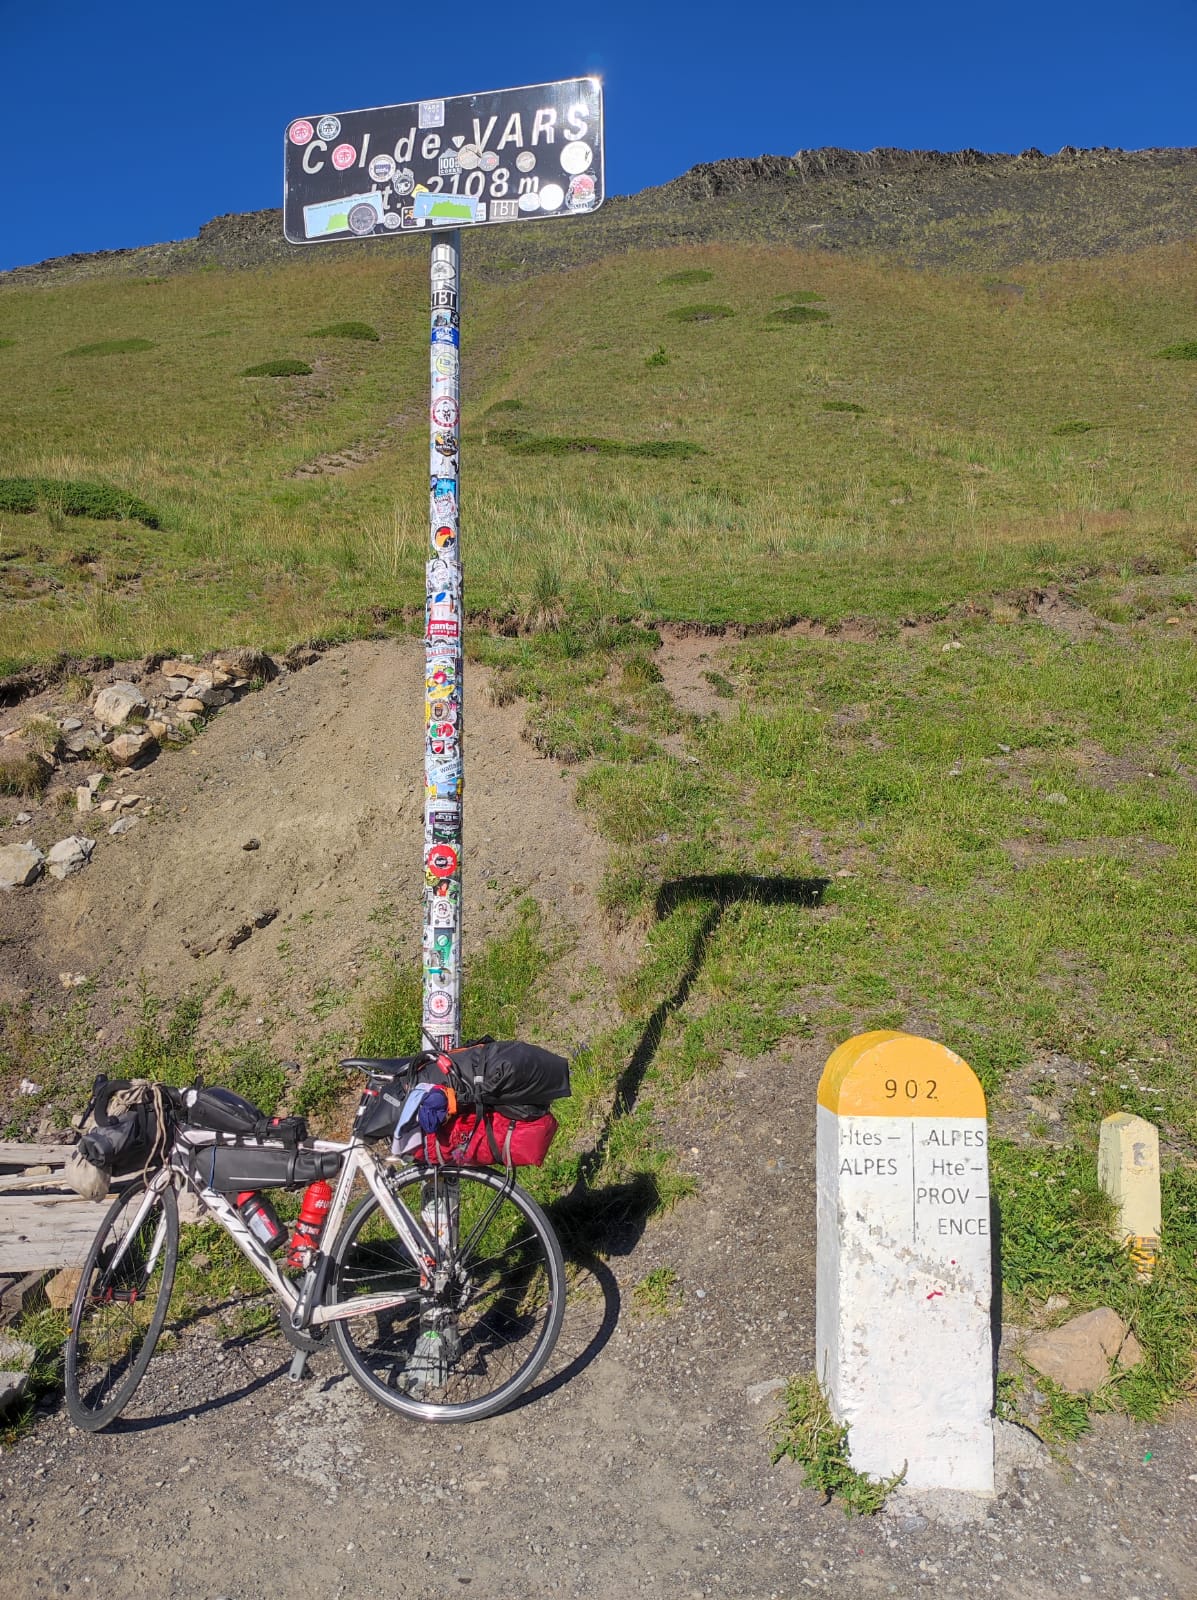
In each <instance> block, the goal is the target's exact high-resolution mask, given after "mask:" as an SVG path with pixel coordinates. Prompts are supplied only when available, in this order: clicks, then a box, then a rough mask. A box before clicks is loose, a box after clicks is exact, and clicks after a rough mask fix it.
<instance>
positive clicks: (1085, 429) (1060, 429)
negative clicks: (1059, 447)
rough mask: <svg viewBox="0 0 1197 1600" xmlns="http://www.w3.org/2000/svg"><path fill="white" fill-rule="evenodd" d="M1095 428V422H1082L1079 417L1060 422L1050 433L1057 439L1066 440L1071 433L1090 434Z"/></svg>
mask: <svg viewBox="0 0 1197 1600" xmlns="http://www.w3.org/2000/svg"><path fill="white" fill-rule="evenodd" d="M1097 426H1098V424H1097V423H1096V422H1082V421H1081V420H1080V418H1079V417H1076V418H1073V419H1072V420H1071V421H1069V422H1061V423H1059V424H1057V426H1056V427H1054V428H1053V429H1052V433H1053V434H1054V435H1055V436H1056V438H1058V439H1060V438H1067V437H1068V435H1069V434H1072V433H1092V432H1093V430H1094V429H1095V428H1096V427H1097Z"/></svg>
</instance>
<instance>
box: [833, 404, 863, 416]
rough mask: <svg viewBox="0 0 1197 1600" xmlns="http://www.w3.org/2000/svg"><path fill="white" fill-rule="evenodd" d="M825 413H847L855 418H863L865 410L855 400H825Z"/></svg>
mask: <svg viewBox="0 0 1197 1600" xmlns="http://www.w3.org/2000/svg"><path fill="white" fill-rule="evenodd" d="M823 410H824V411H847V412H850V413H851V415H852V416H854V417H863V416H864V414H865V408H864V407H863V406H858V405H857V404H856V402H855V401H854V400H824V402H823Z"/></svg>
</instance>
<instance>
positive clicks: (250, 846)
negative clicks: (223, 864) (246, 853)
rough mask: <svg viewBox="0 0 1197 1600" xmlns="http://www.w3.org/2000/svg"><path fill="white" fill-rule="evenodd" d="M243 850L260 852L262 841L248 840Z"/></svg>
mask: <svg viewBox="0 0 1197 1600" xmlns="http://www.w3.org/2000/svg"><path fill="white" fill-rule="evenodd" d="M241 848H242V849H243V850H260V849H261V848H262V841H261V839H247V840H246V841H245V843H244V844H243V845H242V846H241Z"/></svg>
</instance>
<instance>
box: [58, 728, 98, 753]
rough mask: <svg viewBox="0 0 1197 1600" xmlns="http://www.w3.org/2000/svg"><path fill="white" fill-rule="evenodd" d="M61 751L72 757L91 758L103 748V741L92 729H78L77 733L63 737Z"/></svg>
mask: <svg viewBox="0 0 1197 1600" xmlns="http://www.w3.org/2000/svg"><path fill="white" fill-rule="evenodd" d="M62 743H63V749H64V750H65V751H66V753H67V754H68V755H72V756H92V755H95V753H96V751H97V750H102V749H103V748H104V741H103V739H101V737H100V735H99V734H98V733H97V732H96V730H95V729H94V728H80V729H79V731H78V732H77V733H68V734H64V735H63V740H62Z"/></svg>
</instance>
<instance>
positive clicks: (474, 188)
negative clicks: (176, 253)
mask: <svg viewBox="0 0 1197 1600" xmlns="http://www.w3.org/2000/svg"><path fill="white" fill-rule="evenodd" d="M334 126H335V131H334ZM283 149H284V164H283V166H284V188H283V232H284V234H285V236H286V238H287V239H288V241H289V242H290V243H291V244H316V243H319V242H321V241H323V240H326V239H355V238H359V239H360V238H366V237H370V236H379V237H385V236H386V235H388V234H389V233H394V232H397V231H401V230H400V229H398V228H397V227H396V224H395V221H394V218H395V217H396V216H398V217H399V219H400V222H401V225H402V227H403V228H407V227H427V226H431V227H434V228H435V227H437V226H438V225H440V226H445V227H454V228H462V227H479V226H490V225H491V224H493V223H504V222H534V221H541V220H543V219H545V218H549V217H559V218H568V217H570V216H574V215H577V214H578V213H580V212H588V211H594V210H597V208H598V207H599V206H600V205H601V204H602V203H603V199H604V198H605V169H604V157H603V89H602V84H601V82H600V81H599V80H598V79H597V78H565V79H562V80H561V81H560V82H557V83H540V84H533V85H531V86H529V87H527V88H520V89H496V90H490V91H487V92H486V93H484V94H471V95H457V96H455V97H453V98H451V99H446V100H419V101H414V102H412V103H411V104H409V105H398V106H375V107H373V108H371V109H367V110H363V111H343V112H340V113H339V114H338V115H337V116H335V117H334V116H329V115H325V114H320V115H316V114H314V113H313V114H310V115H308V116H304V117H293V118H292V119H291V120H290V121H289V122H288V124H287V127H286V130H285V133H284V138H283ZM533 171H535V172H537V173H541V172H543V173H544V174H545V183H544V187H543V188H541V189H540V192H539V197H538V198H535V199H533V198H531V197H532V196H533V195H534V194H535V192H536V189H537V188H538V187H539V185H538V183H537V180H536V179H535V178H533V179H528V178H521V177H519V176H517V175H518V174H520V173H529V172H533ZM551 173H559V174H561V176H562V180H563V181H561V182H558V181H556V180H555V179H554V178H552V177H551V176H550V174H551ZM371 184H372V185H373V187H372V188H371V187H369V186H370V185H371ZM566 185H568V188H567V187H566ZM407 195H410V196H411V197H412V201H413V204H412V205H411V206H410V208H407V207H402V206H399V205H398V204H397V201H398V200H399V199H400V198H401V197H403V196H407ZM366 207H368V208H369V211H367V210H366V209H364V208H366ZM388 217H390V218H391V219H392V220H391V221H390V223H389V224H388V221H387V218H388Z"/></svg>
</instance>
